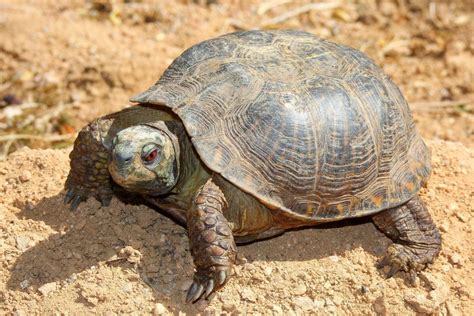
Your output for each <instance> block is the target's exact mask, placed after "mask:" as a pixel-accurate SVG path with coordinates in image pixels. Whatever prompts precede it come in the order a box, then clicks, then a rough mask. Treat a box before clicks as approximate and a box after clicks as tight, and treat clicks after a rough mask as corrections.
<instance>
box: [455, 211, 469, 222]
mask: <svg viewBox="0 0 474 316" xmlns="http://www.w3.org/2000/svg"><path fill="white" fill-rule="evenodd" d="M456 217H457V218H458V219H459V220H460V221H461V222H463V223H467V222H468V221H469V214H467V213H466V212H457V213H456Z"/></svg>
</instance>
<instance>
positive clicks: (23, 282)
mask: <svg viewBox="0 0 474 316" xmlns="http://www.w3.org/2000/svg"><path fill="white" fill-rule="evenodd" d="M29 286H30V282H29V281H28V280H23V281H21V282H20V287H21V289H22V290H24V289H26V288H28V287H29Z"/></svg>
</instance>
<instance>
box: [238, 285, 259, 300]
mask: <svg viewBox="0 0 474 316" xmlns="http://www.w3.org/2000/svg"><path fill="white" fill-rule="evenodd" d="M240 296H241V297H242V299H244V300H247V301H249V302H256V301H257V296H256V295H255V293H254V292H253V291H252V290H251V289H249V288H245V289H243V290H242V291H241V292H240Z"/></svg>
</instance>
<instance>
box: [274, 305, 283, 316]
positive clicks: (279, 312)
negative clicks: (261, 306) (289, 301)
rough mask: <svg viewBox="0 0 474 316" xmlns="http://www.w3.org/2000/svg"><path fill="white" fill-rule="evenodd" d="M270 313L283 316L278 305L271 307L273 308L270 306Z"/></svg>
mask: <svg viewBox="0 0 474 316" xmlns="http://www.w3.org/2000/svg"><path fill="white" fill-rule="evenodd" d="M272 311H273V312H274V314H276V315H283V309H282V308H281V306H280V305H277V304H275V305H273V306H272Z"/></svg>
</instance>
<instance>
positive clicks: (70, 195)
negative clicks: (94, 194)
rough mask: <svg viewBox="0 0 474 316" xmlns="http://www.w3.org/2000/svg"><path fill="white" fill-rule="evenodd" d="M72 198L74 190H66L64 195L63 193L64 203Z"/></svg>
mask: <svg viewBox="0 0 474 316" xmlns="http://www.w3.org/2000/svg"><path fill="white" fill-rule="evenodd" d="M73 198H74V191H73V190H72V189H69V190H67V192H66V195H64V204H69V202H71V200H72V199H73Z"/></svg>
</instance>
